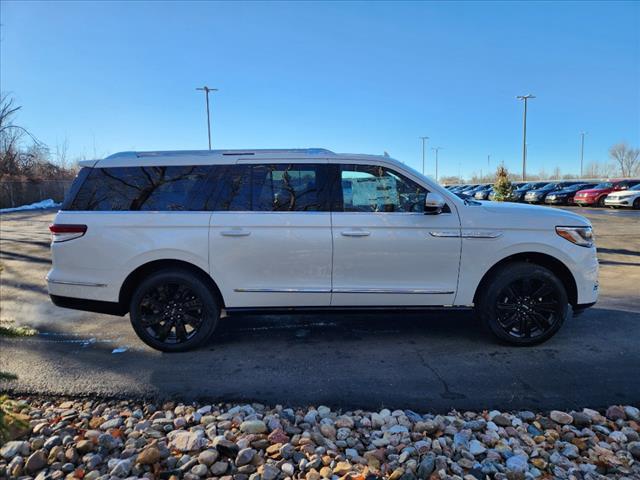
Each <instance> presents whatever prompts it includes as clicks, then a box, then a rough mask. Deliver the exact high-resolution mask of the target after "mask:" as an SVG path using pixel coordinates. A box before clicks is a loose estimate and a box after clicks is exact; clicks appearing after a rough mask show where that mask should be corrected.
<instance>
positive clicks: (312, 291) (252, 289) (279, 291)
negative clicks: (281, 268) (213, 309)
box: [233, 288, 331, 293]
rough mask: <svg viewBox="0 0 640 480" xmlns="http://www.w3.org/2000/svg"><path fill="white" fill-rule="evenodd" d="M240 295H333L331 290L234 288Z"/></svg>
mask: <svg viewBox="0 0 640 480" xmlns="http://www.w3.org/2000/svg"><path fill="white" fill-rule="evenodd" d="M233 291H234V292H240V293H247V292H253V293H331V289H330V288H234V289H233Z"/></svg>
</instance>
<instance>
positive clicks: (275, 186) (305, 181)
mask: <svg viewBox="0 0 640 480" xmlns="http://www.w3.org/2000/svg"><path fill="white" fill-rule="evenodd" d="M325 171H326V168H325V166H324V165H321V164H273V165H253V166H252V182H251V184H252V195H251V198H252V210H253V211H257V212H313V211H324V210H326V208H325V203H326V202H325V198H324V197H325V195H324V193H325V192H324V190H325V185H326V184H327V183H326V180H325V179H324V178H323V177H324V172H325Z"/></svg>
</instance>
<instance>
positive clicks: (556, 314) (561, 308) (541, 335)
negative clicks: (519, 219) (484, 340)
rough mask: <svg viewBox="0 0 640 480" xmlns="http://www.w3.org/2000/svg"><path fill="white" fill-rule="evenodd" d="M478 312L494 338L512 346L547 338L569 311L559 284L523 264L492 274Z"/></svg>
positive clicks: (542, 271)
mask: <svg viewBox="0 0 640 480" xmlns="http://www.w3.org/2000/svg"><path fill="white" fill-rule="evenodd" d="M478 310H479V314H480V317H481V318H483V320H484V321H485V323H486V324H487V325H488V327H489V329H490V330H491V331H492V332H493V334H494V335H496V336H497V337H498V338H499V339H501V340H503V341H506V342H508V343H511V344H514V345H534V344H537V343H541V342H544V341H545V340H547V339H549V338H551V337H552V336H553V335H554V334H555V333H556V332H557V331H558V330H559V329H560V327H561V326H562V324H563V323H564V321H565V319H566V317H567V315H568V312H569V308H568V301H567V293H566V291H565V288H564V286H563V284H562V282H561V281H560V280H559V279H558V278H557V277H556V276H555V275H554V274H553V273H552V272H551V271H550V270H548V269H546V268H544V267H542V266H539V265H535V264H530V263H526V262H515V263H512V264H508V265H506V266H504V267H503V268H501V269H500V270H499V271H498V272H496V274H495V276H494V277H493V279H492V280H491V283H490V284H489V285H488V288H486V290H485V294H483V295H482V297H481V298H480V301H479V302H478Z"/></svg>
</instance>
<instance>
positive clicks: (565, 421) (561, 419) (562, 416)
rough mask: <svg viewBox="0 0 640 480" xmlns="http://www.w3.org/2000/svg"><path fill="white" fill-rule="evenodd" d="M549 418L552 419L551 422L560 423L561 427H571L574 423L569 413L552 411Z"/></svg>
mask: <svg viewBox="0 0 640 480" xmlns="http://www.w3.org/2000/svg"><path fill="white" fill-rule="evenodd" d="M549 417H551V420H553V421H554V422H556V423H559V424H560V425H570V424H571V423H573V417H572V416H571V415H569V414H568V413H566V412H562V411H560V410H552V411H551V413H549Z"/></svg>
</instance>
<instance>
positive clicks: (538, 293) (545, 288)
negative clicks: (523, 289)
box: [531, 282, 553, 298]
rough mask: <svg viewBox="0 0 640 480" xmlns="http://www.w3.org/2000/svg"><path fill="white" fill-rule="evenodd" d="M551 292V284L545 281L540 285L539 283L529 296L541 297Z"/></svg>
mask: <svg viewBox="0 0 640 480" xmlns="http://www.w3.org/2000/svg"><path fill="white" fill-rule="evenodd" d="M551 293H553V289H552V288H551V286H550V285H549V284H548V283H546V282H543V283H542V285H540V286H539V287H538V288H537V289H536V290H535V291H534V292H533V293H532V294H531V297H532V298H541V297H546V296H547V295H549V294H551Z"/></svg>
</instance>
